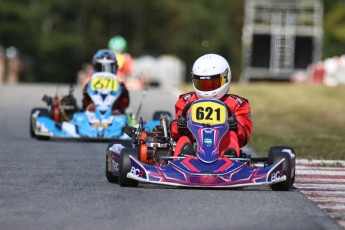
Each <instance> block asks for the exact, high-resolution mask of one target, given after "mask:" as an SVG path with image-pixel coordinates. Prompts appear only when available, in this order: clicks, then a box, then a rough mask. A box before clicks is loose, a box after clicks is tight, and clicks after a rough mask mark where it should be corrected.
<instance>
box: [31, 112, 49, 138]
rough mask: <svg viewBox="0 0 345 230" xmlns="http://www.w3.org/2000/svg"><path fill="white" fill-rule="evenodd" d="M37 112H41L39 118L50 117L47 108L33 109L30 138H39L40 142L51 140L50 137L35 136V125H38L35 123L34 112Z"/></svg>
mask: <svg viewBox="0 0 345 230" xmlns="http://www.w3.org/2000/svg"><path fill="white" fill-rule="evenodd" d="M36 111H39V112H40V113H39V115H38V116H39V117H50V113H49V111H48V109H46V108H34V109H32V110H31V113H30V137H32V138H37V139H38V140H49V138H50V137H46V136H37V135H36V134H35V131H34V130H35V127H34V125H36V124H34V123H33V118H32V114H34V112H36Z"/></svg>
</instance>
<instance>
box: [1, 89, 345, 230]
mask: <svg viewBox="0 0 345 230" xmlns="http://www.w3.org/2000/svg"><path fill="white" fill-rule="evenodd" d="M67 88H68V87H67V86H61V93H64V94H66V93H67ZM54 93H55V86H53V85H29V84H24V85H15V86H11V85H0V109H1V111H0V124H1V126H0V229H11V230H12V229H35V230H39V229H83V230H87V229H235V228H239V229H253V228H254V229H341V228H340V227H339V225H337V224H336V223H335V222H334V221H333V220H331V219H330V218H329V217H328V215H327V214H325V213H324V212H323V211H321V210H320V209H319V208H317V206H316V205H315V204H314V203H312V202H311V201H309V200H308V199H307V198H306V197H305V196H304V195H302V194H301V193H300V192H299V191H298V190H297V189H292V190H291V191H289V192H274V191H271V189H270V188H269V187H255V188H243V189H231V190H213V189H177V188H167V187H162V186H153V185H146V184H142V185H140V186H139V187H137V188H122V187H119V186H118V185H117V184H110V183H108V182H107V180H106V178H105V175H104V171H105V148H106V145H107V143H88V142H71V141H37V140H35V139H31V138H30V136H29V114H30V111H31V109H32V108H33V107H43V106H44V104H43V102H42V101H41V98H42V96H43V94H49V95H54ZM76 95H81V93H80V89H76ZM140 97H141V96H140V92H131V98H132V104H133V106H134V108H133V111H134V112H135V110H136V108H137V105H138V101H139V98H140ZM176 99H177V98H176V95H173V94H169V92H166V91H159V90H151V91H149V92H148V94H147V96H146V97H145V101H144V106H143V110H142V112H143V113H142V114H143V117H144V119H150V116H151V114H152V112H151V110H154V108H156V109H164V110H166V109H171V110H173V105H174V101H175V100H176ZM78 102H80V97H79V98H78Z"/></svg>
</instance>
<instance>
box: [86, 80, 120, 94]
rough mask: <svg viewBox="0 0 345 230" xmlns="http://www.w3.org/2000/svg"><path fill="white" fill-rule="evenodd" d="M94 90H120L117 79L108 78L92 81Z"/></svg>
mask: <svg viewBox="0 0 345 230" xmlns="http://www.w3.org/2000/svg"><path fill="white" fill-rule="evenodd" d="M91 89H92V90H112V91H117V90H118V82H117V79H112V78H108V77H94V78H92V81H91Z"/></svg>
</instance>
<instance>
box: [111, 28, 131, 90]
mask: <svg viewBox="0 0 345 230" xmlns="http://www.w3.org/2000/svg"><path fill="white" fill-rule="evenodd" d="M108 48H109V49H111V50H114V52H115V54H116V59H117V64H118V70H117V77H118V78H119V80H120V81H121V82H123V83H126V81H127V78H128V77H130V76H131V75H132V73H133V58H132V56H131V55H130V54H129V53H127V52H126V48H127V41H126V39H125V38H124V37H122V36H120V35H117V36H114V37H112V38H111V39H110V40H109V42H108Z"/></svg>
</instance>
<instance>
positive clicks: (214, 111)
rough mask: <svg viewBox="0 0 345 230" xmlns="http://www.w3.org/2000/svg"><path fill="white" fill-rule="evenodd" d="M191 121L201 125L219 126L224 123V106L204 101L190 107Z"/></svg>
mask: <svg viewBox="0 0 345 230" xmlns="http://www.w3.org/2000/svg"><path fill="white" fill-rule="evenodd" d="M191 114H192V121H193V122H197V123H201V124H210V125H219V124H223V123H225V122H226V108H225V106H224V105H222V104H219V103H216V102H212V101H204V102H199V103H196V104H193V105H192V108H191Z"/></svg>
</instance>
